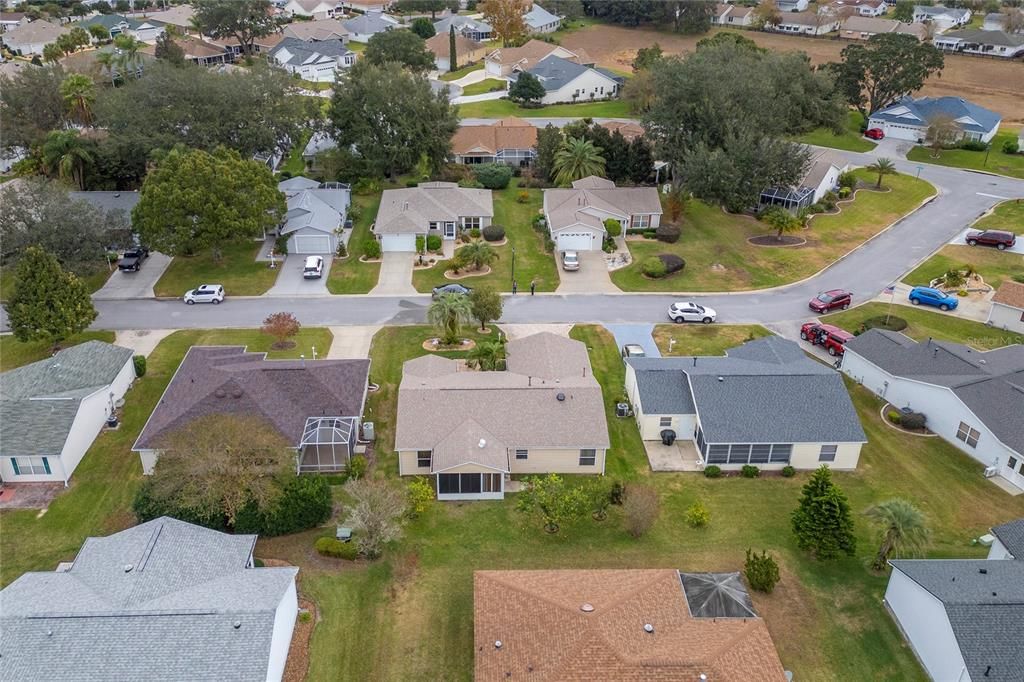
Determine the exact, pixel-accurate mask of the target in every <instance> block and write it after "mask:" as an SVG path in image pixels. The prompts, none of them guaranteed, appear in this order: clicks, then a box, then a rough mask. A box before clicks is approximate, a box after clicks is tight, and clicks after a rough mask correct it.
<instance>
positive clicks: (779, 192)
mask: <svg viewBox="0 0 1024 682" xmlns="http://www.w3.org/2000/svg"><path fill="white" fill-rule="evenodd" d="M813 203H814V190H813V189H812V188H810V187H771V188H769V189H766V190H764V191H763V192H761V198H760V199H759V200H758V208H767V207H769V206H781V207H782V208H784V209H785V210H787V211H790V212H791V213H796V212H797V211H799V210H800V209H802V208H807V207H808V206H810V205H811V204H813Z"/></svg>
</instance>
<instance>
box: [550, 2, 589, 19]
mask: <svg viewBox="0 0 1024 682" xmlns="http://www.w3.org/2000/svg"><path fill="white" fill-rule="evenodd" d="M544 9H546V10H547V11H549V12H551V13H552V14H555V15H557V16H560V17H562V18H563V19H569V20H572V19H579V18H581V17H582V16H583V15H584V9H583V3H582V2H581V0H547V2H545V3H544Z"/></svg>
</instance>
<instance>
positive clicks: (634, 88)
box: [622, 69, 657, 114]
mask: <svg viewBox="0 0 1024 682" xmlns="http://www.w3.org/2000/svg"><path fill="white" fill-rule="evenodd" d="M656 95H657V92H656V91H655V89H654V76H653V75H651V72H650V71H649V70H647V69H644V70H642V71H636V72H634V73H633V77H632V78H630V79H629V80H627V81H626V84H625V85H623V86H622V99H624V100H626V101H627V102H629V108H630V110H631V111H632V112H633V113H635V114H642V113H644V112H645V111H647V110H648V109H650V108H651V104H652V103H653V102H654V98H655V96H656Z"/></svg>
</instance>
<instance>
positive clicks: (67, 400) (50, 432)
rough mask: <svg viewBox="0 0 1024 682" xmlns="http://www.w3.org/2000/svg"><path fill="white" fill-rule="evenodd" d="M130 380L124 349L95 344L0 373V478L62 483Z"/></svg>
mask: <svg viewBox="0 0 1024 682" xmlns="http://www.w3.org/2000/svg"><path fill="white" fill-rule="evenodd" d="M133 381H135V365H134V364H133V363H132V352H131V350H129V349H128V348H121V347H120V346H115V345H112V344H109V343H104V342H102V341H86V342H85V343H82V344H79V345H77V346H72V347H70V348H65V349H64V350H61V351H59V352H58V353H57V354H56V355H54V356H53V357H52V358H47V359H45V360H40V361H39V362H33V363H32V364H30V365H25V366H23V367H18V368H16V369H12V370H10V371H8V372H4V373H2V374H0V478H2V480H3V481H6V482H7V483H35V482H42V481H61V482H63V483H64V484H65V485H67V482H68V479H70V478H71V474H72V473H73V472H74V470H75V467H77V466H78V463H79V462H81V461H82V458H83V457H85V453H86V452H88V450H89V447H90V446H92V442H93V440H95V439H96V436H97V434H99V432H100V431H101V430H102V429H103V426H104V424H106V422H107V419H108V418H109V417H110V416H111V415H113V414H114V413H115V410H116V408H117V406H118V403H119V402H120V401H121V399H122V398H124V394H125V393H126V392H127V391H128V388H129V387H130V386H131V385H132V382H133Z"/></svg>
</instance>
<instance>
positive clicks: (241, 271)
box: [153, 240, 280, 297]
mask: <svg viewBox="0 0 1024 682" xmlns="http://www.w3.org/2000/svg"><path fill="white" fill-rule="evenodd" d="M261 245H262V242H254V241H252V240H245V241H243V242H238V243H236V244H226V245H225V246H224V247H223V248H222V249H221V251H222V256H221V260H220V262H215V261H214V260H213V256H212V255H210V252H209V251H205V252H203V253H199V254H196V255H195V256H176V257H175V258H174V259H173V260H172V261H171V264H170V265H169V266H168V267H167V270H166V271H164V274H163V275H162V276H161V277H160V279H159V280H158V281H157V283H156V286H154V287H153V290H154V291H155V293H156V295H157V296H171V297H178V296H183V295H184V294H185V292H186V291H188V290H189V289H193V288H195V287H197V286H199V285H200V284H221V285H223V286H224V293H225V294H226V295H227V296H259V295H260V294H263V293H266V291H267V289H269V288H270V287H272V286H273V285H274V280H276V279H277V274H278V272H280V270H271V269H270V267H269V263H265V262H263V261H259V262H257V261H256V254H257V253H259V249H260V246H261Z"/></svg>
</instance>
